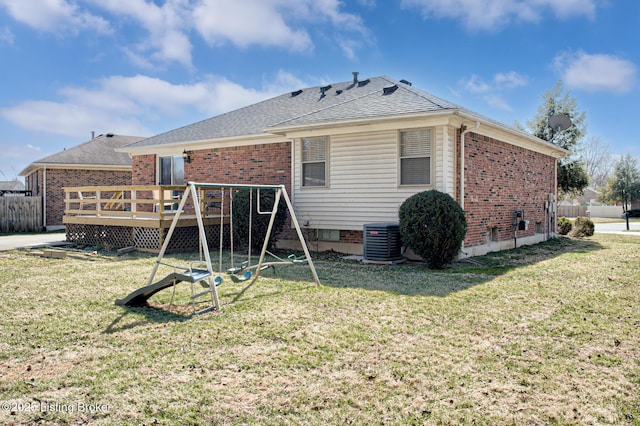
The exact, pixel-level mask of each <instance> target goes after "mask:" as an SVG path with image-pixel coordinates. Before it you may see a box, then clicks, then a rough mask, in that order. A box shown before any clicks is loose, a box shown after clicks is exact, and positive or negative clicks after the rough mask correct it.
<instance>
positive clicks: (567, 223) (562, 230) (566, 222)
mask: <svg viewBox="0 0 640 426" xmlns="http://www.w3.org/2000/svg"><path fill="white" fill-rule="evenodd" d="M572 229H573V223H572V222H571V220H570V219H567V218H566V217H564V216H563V217H560V218H558V234H560V235H567V234H568V233H569V232H571V230H572Z"/></svg>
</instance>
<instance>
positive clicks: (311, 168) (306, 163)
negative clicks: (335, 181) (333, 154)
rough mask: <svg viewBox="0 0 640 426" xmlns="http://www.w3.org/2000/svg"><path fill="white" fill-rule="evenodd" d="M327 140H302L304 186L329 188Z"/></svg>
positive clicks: (318, 138) (316, 138)
mask: <svg viewBox="0 0 640 426" xmlns="http://www.w3.org/2000/svg"><path fill="white" fill-rule="evenodd" d="M326 172H327V138H326V137H324V136H323V137H315V138H303V139H302V186H327V177H326Z"/></svg>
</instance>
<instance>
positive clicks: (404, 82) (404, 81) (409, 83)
mask: <svg viewBox="0 0 640 426" xmlns="http://www.w3.org/2000/svg"><path fill="white" fill-rule="evenodd" d="M400 83H402V84H406V85H407V86H411V82H410V81H408V80H405V79H404V78H403V79H402V80H400Z"/></svg>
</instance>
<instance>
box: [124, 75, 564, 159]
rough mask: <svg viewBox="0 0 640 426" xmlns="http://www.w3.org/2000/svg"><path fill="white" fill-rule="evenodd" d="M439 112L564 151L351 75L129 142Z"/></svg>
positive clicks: (392, 84)
mask: <svg viewBox="0 0 640 426" xmlns="http://www.w3.org/2000/svg"><path fill="white" fill-rule="evenodd" d="M386 88H387V89H388V88H392V90H391V91H387V90H385V89H386ZM323 93H324V96H323V95H322V94H323ZM437 112H451V113H454V112H459V113H461V114H462V115H464V116H466V117H468V118H471V119H473V120H476V121H479V122H484V123H488V124H490V125H491V126H495V127H497V128H502V129H504V130H507V131H510V132H513V133H515V134H519V135H520V136H523V137H526V138H529V139H531V140H535V142H536V143H539V144H542V145H546V146H547V148H552V149H553V150H557V151H558V152H560V151H565V150H562V149H561V148H559V147H557V146H556V145H553V144H551V143H550V142H546V141H543V140H541V139H538V138H535V137H534V136H532V135H529V134H527V133H525V132H523V131H521V130H518V129H515V128H513V127H511V126H507V125H505V124H502V123H499V122H497V121H495V120H492V119H490V118H488V117H485V116H483V115H481V114H477V113H475V112H473V111H470V110H468V109H466V108H463V107H461V106H459V105H456V104H454V103H451V102H449V101H446V100H444V99H441V98H439V97H437V96H434V95H432V94H430V93H427V92H424V91H422V90H420V89H416V88H415V87H413V86H411V84H410V83H408V82H405V81H396V80H393V79H391V78H389V77H386V76H385V77H374V78H370V79H366V80H360V81H359V82H358V83H357V84H355V83H354V82H353V80H351V81H347V82H342V83H335V84H331V85H327V86H316V87H310V88H306V89H302V90H298V91H296V92H292V93H285V94H283V95H280V96H277V97H275V98H271V99H267V100H265V101H262V102H258V103H256V104H253V105H249V106H246V107H244V108H240V109H237V110H235V111H231V112H227V113H225V114H221V115H218V116H216V117H212V118H209V119H206V120H202V121H199V122H197V123H194V124H190V125H187V126H184V127H181V128H178V129H174V130H170V131H168V132H165V133H161V134H159V135H156V136H152V137H150V138H148V139H144V140H141V141H139V142H136V143H133V144H131V145H129V147H131V148H132V150H135V149H136V148H149V147H157V146H162V145H172V144H187V143H192V142H198V141H211V140H216V139H226V138H235V137H250V136H259V135H264V134H265V132H266V133H273V134H277V133H283V132H284V131H285V129H288V128H304V127H306V126H314V125H319V124H324V123H327V124H339V123H341V122H351V121H355V120H377V119H385V118H393V117H400V116H406V115H412V114H428V113H437ZM129 147H127V148H129ZM565 153H568V151H565Z"/></svg>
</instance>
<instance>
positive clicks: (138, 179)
mask: <svg viewBox="0 0 640 426" xmlns="http://www.w3.org/2000/svg"><path fill="white" fill-rule="evenodd" d="M131 167H132V169H133V171H132V173H131V185H155V184H156V156H155V155H153V154H151V155H134V156H132V158H131Z"/></svg>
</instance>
